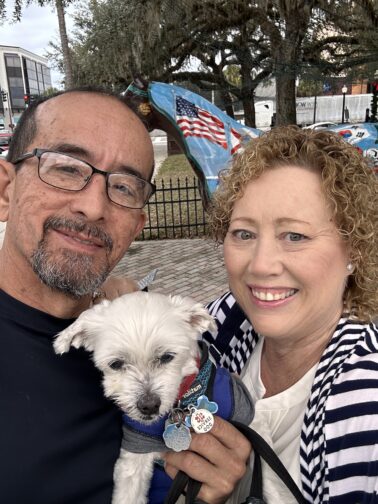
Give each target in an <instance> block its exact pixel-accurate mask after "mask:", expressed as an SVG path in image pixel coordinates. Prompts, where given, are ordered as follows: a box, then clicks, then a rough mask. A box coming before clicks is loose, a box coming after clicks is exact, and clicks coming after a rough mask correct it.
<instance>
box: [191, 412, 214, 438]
mask: <svg viewBox="0 0 378 504" xmlns="http://www.w3.org/2000/svg"><path fill="white" fill-rule="evenodd" d="M190 423H191V425H192V427H193V430H194V432H197V434H203V433H205V432H209V431H210V430H211V429H212V427H213V425H214V417H213V415H212V414H211V413H210V411H207V410H206V409H202V408H201V409H195V410H194V411H193V413H192V415H191V417H190Z"/></svg>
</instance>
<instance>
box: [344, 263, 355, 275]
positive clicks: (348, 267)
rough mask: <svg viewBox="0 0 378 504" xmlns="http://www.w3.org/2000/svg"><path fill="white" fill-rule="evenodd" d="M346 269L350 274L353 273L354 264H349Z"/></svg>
mask: <svg viewBox="0 0 378 504" xmlns="http://www.w3.org/2000/svg"><path fill="white" fill-rule="evenodd" d="M346 269H347V270H348V272H349V273H353V271H354V266H353V264H352V263H348V264H347V267H346Z"/></svg>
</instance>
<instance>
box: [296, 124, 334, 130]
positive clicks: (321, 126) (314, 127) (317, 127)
mask: <svg viewBox="0 0 378 504" xmlns="http://www.w3.org/2000/svg"><path fill="white" fill-rule="evenodd" d="M331 126H337V124H336V123H334V122H318V123H314V124H310V126H304V128H303V129H312V130H322V129H327V128H330V127H331Z"/></svg>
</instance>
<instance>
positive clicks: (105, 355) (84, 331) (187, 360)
mask: <svg viewBox="0 0 378 504" xmlns="http://www.w3.org/2000/svg"><path fill="white" fill-rule="evenodd" d="M214 327H215V322H214V320H213V319H212V317H211V316H210V315H209V314H208V313H207V311H206V310H205V308H203V306H202V305H201V304H199V303H196V302H194V301H193V300H191V299H189V298H181V297H179V296H172V297H169V296H164V295H162V294H157V293H145V292H135V293H132V294H126V295H124V296H121V297H120V298H117V299H115V300H114V301H112V302H110V301H107V300H104V301H102V303H100V304H98V305H95V306H94V307H93V308H91V309H89V310H87V311H85V312H84V313H82V314H81V315H80V317H79V318H78V319H77V320H76V321H75V322H74V323H73V324H72V325H71V326H69V327H68V328H67V329H66V330H64V331H62V332H61V333H59V334H58V336H57V338H56V340H55V342H54V349H55V351H56V352H57V353H59V354H62V353H64V352H68V351H69V349H70V346H71V345H72V346H74V347H76V348H78V347H84V348H86V349H87V350H88V351H90V352H93V360H94V363H95V365H96V366H97V368H99V369H100V371H102V373H103V385H104V390H105V395H106V396H107V397H109V398H111V399H113V400H114V401H115V402H116V403H117V404H118V406H119V407H120V408H121V409H122V410H123V411H124V412H125V413H126V414H127V415H128V416H129V417H130V418H131V419H132V420H133V421H135V422H139V423H140V424H152V423H154V422H156V421H158V420H159V419H161V417H162V416H164V415H166V414H169V413H170V412H171V411H172V408H173V406H174V404H175V402H176V399H177V397H178V393H179V389H180V385H181V384H182V382H183V380H184V378H185V377H188V376H190V375H193V373H197V372H198V362H199V346H198V343H197V340H198V338H199V336H200V334H201V333H202V332H204V331H206V330H212V329H213V328H214ZM184 381H185V380H184ZM188 431H189V429H188ZM126 446H128V444H127V443H126ZM155 458H159V453H130V452H129V451H126V450H125V449H122V450H121V454H120V457H119V459H118V461H117V464H116V466H115V471H114V481H115V490H114V494H113V504H121V503H122V504H130V503H134V504H144V503H145V502H146V501H147V492H148V489H149V484H150V479H151V476H152V471H153V461H154V459H155Z"/></svg>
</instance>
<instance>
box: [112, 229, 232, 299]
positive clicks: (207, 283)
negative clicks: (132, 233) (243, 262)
mask: <svg viewBox="0 0 378 504" xmlns="http://www.w3.org/2000/svg"><path fill="white" fill-rule="evenodd" d="M154 268H158V269H159V271H158V273H157V276H156V279H155V281H154V282H153V284H152V285H151V286H150V288H149V290H151V291H153V290H155V291H158V292H163V293H165V294H181V295H184V296H191V297H192V298H194V299H196V300H197V301H200V302H201V303H206V302H208V301H211V300H212V299H215V298H216V297H218V296H219V295H220V294H222V293H223V292H225V291H226V290H227V289H228V287H227V285H228V284H227V277H226V273H225V269H224V265H223V259H222V250H221V247H219V248H217V247H215V245H214V243H213V242H211V241H209V240H205V239H200V238H194V239H182V240H148V241H137V242H134V243H133V244H132V245H131V247H130V249H129V250H128V252H127V253H126V255H125V256H124V258H123V259H122V261H121V262H120V263H119V264H118V266H117V267H116V268H115V270H114V272H115V273H116V274H122V275H127V276H130V277H132V278H134V279H136V280H140V279H142V278H143V277H144V276H145V275H147V274H148V273H149V272H150V271H151V270H153V269H154Z"/></svg>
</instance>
